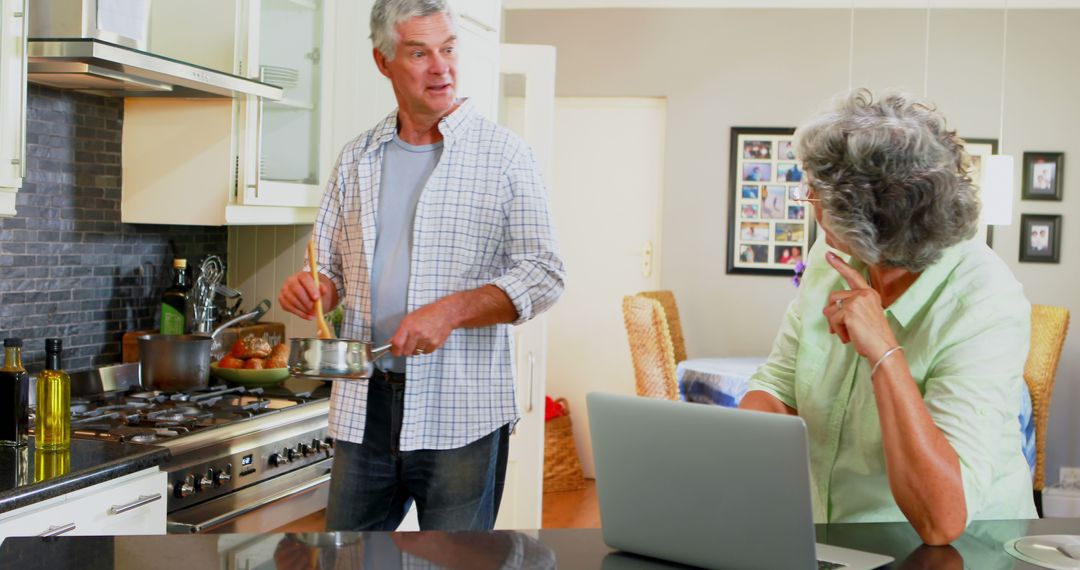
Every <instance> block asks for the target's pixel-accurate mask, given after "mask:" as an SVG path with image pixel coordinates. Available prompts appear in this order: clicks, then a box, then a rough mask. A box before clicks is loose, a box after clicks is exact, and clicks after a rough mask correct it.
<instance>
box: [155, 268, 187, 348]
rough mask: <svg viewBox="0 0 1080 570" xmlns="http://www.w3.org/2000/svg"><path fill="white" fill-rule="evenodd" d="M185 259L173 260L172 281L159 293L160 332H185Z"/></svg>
mask: <svg viewBox="0 0 1080 570" xmlns="http://www.w3.org/2000/svg"><path fill="white" fill-rule="evenodd" d="M187 314H188V284H187V260H186V259H174V260H173V283H172V285H169V287H168V288H167V289H165V292H164V293H162V294H161V334H184V333H185V332H187Z"/></svg>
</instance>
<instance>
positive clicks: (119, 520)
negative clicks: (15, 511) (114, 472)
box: [64, 468, 169, 535]
mask: <svg viewBox="0 0 1080 570" xmlns="http://www.w3.org/2000/svg"><path fill="white" fill-rule="evenodd" d="M135 475H138V476H137V477H135V478H134V479H129V480H121V481H117V482H115V483H113V484H111V485H110V483H103V484H102V485H108V486H107V487H105V488H101V489H97V487H101V486H102V485H97V486H95V489H96V490H95V491H94V492H93V493H91V494H88V495H86V496H83V497H78V498H74V499H73V500H71V501H68V503H67V504H66V505H65V507H64V510H65V511H74V512H77V513H80V514H81V515H82V517H83V520H85V521H86V525H85V526H84V527H83V528H81V529H78V530H77V531H76V532H75V533H74V534H88V535H90V534H93V535H120V534H165V516H166V515H165V509H166V504H167V503H168V488H169V482H168V476H167V474H166V473H165V472H164V471H159V470H158V469H156V468H155V469H153V470H151V471H149V472H146V471H144V472H142V473H136V474H135Z"/></svg>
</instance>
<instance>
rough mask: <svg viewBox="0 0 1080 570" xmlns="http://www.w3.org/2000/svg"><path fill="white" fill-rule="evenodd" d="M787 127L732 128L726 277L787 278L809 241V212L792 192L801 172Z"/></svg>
mask: <svg viewBox="0 0 1080 570" xmlns="http://www.w3.org/2000/svg"><path fill="white" fill-rule="evenodd" d="M794 132H795V130H794V129H789V128H751V127H733V128H732V129H731V162H730V163H729V164H730V165H731V172H730V176H729V189H728V192H729V202H728V252H727V272H728V273H751V274H769V275H783V276H790V275H791V274H792V271H793V270H794V268H795V265H796V264H797V263H798V262H800V261H803V258H804V257H805V256H806V253H807V250H808V249H809V247H810V245H811V244H813V243H814V233H815V230H816V228H815V226H816V224H815V223H814V216H813V212H811V210H810V205H809V204H807V203H805V202H796V201H795V200H794V199H793V198H794V191H795V189H796V188H797V187H798V186H799V183H800V182H801V181H802V179H803V177H804V176H806V173H805V172H804V171H803V169H802V165H800V164H799V162H798V161H797V160H795V149H794V148H793V147H792V144H793V143H792V133H794Z"/></svg>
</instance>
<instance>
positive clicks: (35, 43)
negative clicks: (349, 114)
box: [26, 38, 282, 101]
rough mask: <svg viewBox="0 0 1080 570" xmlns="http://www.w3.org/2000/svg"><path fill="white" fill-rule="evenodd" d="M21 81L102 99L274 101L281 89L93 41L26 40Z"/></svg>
mask: <svg viewBox="0 0 1080 570" xmlns="http://www.w3.org/2000/svg"><path fill="white" fill-rule="evenodd" d="M26 54H27V80H28V81H29V82H30V83H37V84H39V85H47V86H49V87H55V88H58V89H70V90H74V91H81V92H84V93H91V94H94V95H104V96H106V97H184V98H222V97H224V98H236V97H243V96H256V97H263V98H266V99H271V100H275V101H276V100H278V99H281V97H282V89H281V88H280V87H275V86H273V85H270V84H268V83H261V82H259V81H255V80H252V79H248V78H246V77H240V76H237V75H230V74H228V73H222V72H220V71H217V70H214V69H209V68H206V67H201V66H198V65H193V64H190V63H184V62H182V61H177V60H175V59H171V58H168V57H164V56H160V55H156V54H152V53H149V52H146V51H142V50H138V49H134V48H130V47H124V46H121V45H117V44H114V43H110V42H107V41H103V40H99V39H95V38H29V39H28V40H27V48H26Z"/></svg>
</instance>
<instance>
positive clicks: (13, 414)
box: [0, 338, 30, 446]
mask: <svg viewBox="0 0 1080 570" xmlns="http://www.w3.org/2000/svg"><path fill="white" fill-rule="evenodd" d="M22 344H23V343H22V339H21V338H5V339H4V367H3V368H0V445H12V446H19V445H26V443H27V441H28V439H29V428H30V425H29V422H30V413H29V410H28V409H27V401H28V399H29V397H30V385H29V376H28V375H27V374H26V369H25V368H23V364H22Z"/></svg>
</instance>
